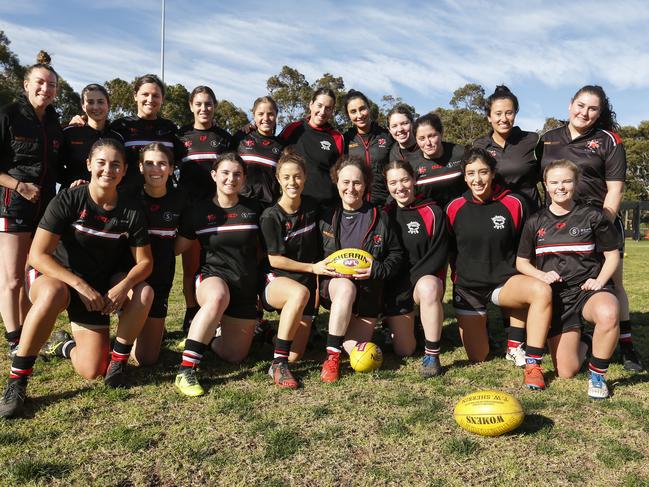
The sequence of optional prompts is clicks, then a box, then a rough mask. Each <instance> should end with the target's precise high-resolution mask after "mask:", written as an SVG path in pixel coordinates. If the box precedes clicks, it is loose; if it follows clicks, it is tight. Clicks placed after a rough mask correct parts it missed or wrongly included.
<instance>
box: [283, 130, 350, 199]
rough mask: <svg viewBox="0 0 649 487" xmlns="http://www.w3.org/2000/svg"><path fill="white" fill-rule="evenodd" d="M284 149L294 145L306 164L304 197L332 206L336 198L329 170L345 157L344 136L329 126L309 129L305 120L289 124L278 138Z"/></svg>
mask: <svg viewBox="0 0 649 487" xmlns="http://www.w3.org/2000/svg"><path fill="white" fill-rule="evenodd" d="M279 138H280V139H282V140H283V141H284V143H285V144H286V145H294V146H295V149H296V150H297V152H298V153H299V154H301V155H302V156H303V157H304V160H305V161H306V183H305V185H304V193H303V194H304V195H306V196H311V197H313V198H315V199H316V200H317V201H318V203H323V204H328V203H332V202H333V201H335V200H336V199H337V198H338V194H337V192H336V188H335V186H334V184H333V183H332V182H331V177H330V176H329V170H330V169H331V166H333V165H334V164H335V163H336V161H337V160H338V158H339V157H340V156H341V155H343V153H344V145H345V144H344V141H343V136H342V134H341V133H340V132H338V131H337V130H334V129H333V128H332V127H331V126H329V125H328V126H326V127H322V128H320V127H312V126H311V125H310V124H309V122H308V121H307V120H301V121H298V122H293V123H290V124H288V125H287V126H286V127H284V130H282V133H281V134H279Z"/></svg>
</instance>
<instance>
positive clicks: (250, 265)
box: [178, 197, 261, 293]
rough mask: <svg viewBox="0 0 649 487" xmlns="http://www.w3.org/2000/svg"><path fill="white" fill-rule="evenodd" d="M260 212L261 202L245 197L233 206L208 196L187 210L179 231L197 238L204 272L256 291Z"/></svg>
mask: <svg viewBox="0 0 649 487" xmlns="http://www.w3.org/2000/svg"><path fill="white" fill-rule="evenodd" d="M260 213H261V207H260V205H259V203H257V202H256V201H254V200H251V199H249V198H244V197H241V198H240V199H239V202H238V203H237V204H236V205H235V206H233V207H232V208H221V207H220V206H217V205H216V204H215V203H214V202H213V201H212V200H211V199H207V200H204V201H202V202H199V203H197V204H196V205H194V206H193V207H192V209H191V211H187V212H185V215H183V217H182V220H181V223H180V228H179V229H178V233H179V234H180V235H182V236H183V237H185V238H188V239H191V240H195V239H196V238H198V240H199V242H200V244H201V249H202V252H201V254H202V255H201V268H200V272H201V274H206V275H211V276H219V277H221V278H222V279H224V280H225V281H226V282H227V283H228V285H229V286H231V287H233V288H235V289H237V290H239V291H243V292H244V293H249V292H250V291H251V290H252V291H253V293H254V292H255V291H256V289H257V284H258V281H257V277H258V274H257V273H258V268H259V265H258V262H257V250H258V248H259V237H260V235H259V216H260Z"/></svg>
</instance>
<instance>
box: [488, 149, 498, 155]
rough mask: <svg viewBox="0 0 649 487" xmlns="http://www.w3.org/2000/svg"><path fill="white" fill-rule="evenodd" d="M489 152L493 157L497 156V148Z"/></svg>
mask: <svg viewBox="0 0 649 487" xmlns="http://www.w3.org/2000/svg"><path fill="white" fill-rule="evenodd" d="M487 152H488V153H489V154H491V157H496V155H497V153H496V151H495V150H493V149H491V150H488V151H487Z"/></svg>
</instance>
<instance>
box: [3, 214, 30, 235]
mask: <svg viewBox="0 0 649 487" xmlns="http://www.w3.org/2000/svg"><path fill="white" fill-rule="evenodd" d="M35 230H36V225H34V223H33V222H32V221H28V220H23V219H21V218H13V217H10V216H3V217H0V232H2V233H22V232H29V233H33V232H34V231H35Z"/></svg>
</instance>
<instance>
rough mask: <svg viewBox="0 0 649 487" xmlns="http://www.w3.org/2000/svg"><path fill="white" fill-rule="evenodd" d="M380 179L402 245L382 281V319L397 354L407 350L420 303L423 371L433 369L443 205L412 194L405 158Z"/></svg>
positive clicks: (438, 331)
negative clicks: (393, 270) (396, 266)
mask: <svg viewBox="0 0 649 487" xmlns="http://www.w3.org/2000/svg"><path fill="white" fill-rule="evenodd" d="M385 179H386V182H387V185H388V190H389V191H390V196H392V198H393V199H394V201H395V203H394V204H392V205H391V206H390V208H389V209H388V216H389V217H390V225H391V226H392V228H393V230H394V232H395V233H396V234H397V235H398V237H399V240H400V242H401V245H402V246H403V249H404V253H405V259H404V265H403V267H402V270H403V272H401V273H399V275H398V276H397V277H395V278H394V279H391V280H390V281H388V282H387V283H386V290H385V311H384V314H385V316H386V321H387V324H388V326H389V327H390V330H391V331H392V336H393V342H392V345H393V348H394V351H395V353H396V354H397V355H400V356H409V355H412V354H413V353H414V352H415V347H416V345H417V343H416V340H415V329H414V324H415V320H414V314H413V309H414V305H415V304H417V305H418V306H419V309H420V315H421V324H422V327H423V329H424V336H425V339H426V344H425V352H424V358H423V360H422V365H421V374H422V376H423V377H433V376H435V375H439V374H440V373H441V371H442V366H441V364H440V361H439V352H440V347H439V341H440V339H441V336H442V323H443V321H444V308H443V306H442V298H443V297H444V283H445V281H446V267H447V263H448V231H447V228H446V215H445V214H444V211H443V210H442V209H441V208H440V207H439V206H437V205H436V204H435V203H433V202H432V201H430V200H424V199H419V200H416V199H415V172H414V171H413V169H412V166H411V165H410V163H408V162H407V161H390V163H388V165H387V166H386V168H385Z"/></svg>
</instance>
